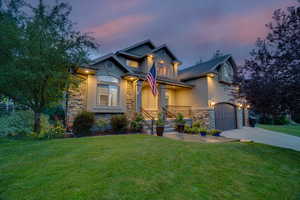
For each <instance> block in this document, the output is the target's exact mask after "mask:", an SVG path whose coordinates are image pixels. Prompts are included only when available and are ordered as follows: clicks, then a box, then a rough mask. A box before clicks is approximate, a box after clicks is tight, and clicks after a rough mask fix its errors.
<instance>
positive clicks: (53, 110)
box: [43, 105, 65, 122]
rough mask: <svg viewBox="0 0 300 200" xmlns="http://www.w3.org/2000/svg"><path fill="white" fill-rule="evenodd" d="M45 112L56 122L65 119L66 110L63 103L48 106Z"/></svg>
mask: <svg viewBox="0 0 300 200" xmlns="http://www.w3.org/2000/svg"><path fill="white" fill-rule="evenodd" d="M43 113H44V114H46V115H48V116H49V119H50V121H51V122H56V121H57V120H60V121H62V122H63V121H64V120H65V110H64V108H63V106H62V105H55V106H51V107H48V108H46V109H45V110H44V111H43Z"/></svg>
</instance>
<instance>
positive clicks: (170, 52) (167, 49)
mask: <svg viewBox="0 0 300 200" xmlns="http://www.w3.org/2000/svg"><path fill="white" fill-rule="evenodd" d="M161 49H165V50H166V51H167V52H168V53H169V55H170V56H171V57H172V58H173V59H174V60H176V61H177V62H180V61H179V60H178V59H177V57H176V56H175V55H174V54H173V53H172V51H171V50H170V49H169V47H168V46H167V45H166V44H163V45H161V46H159V47H157V48H155V49H153V50H152V51H151V53H155V52H157V51H159V50H161ZM180 63H181V62H180Z"/></svg>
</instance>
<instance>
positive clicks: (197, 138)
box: [164, 132, 239, 143]
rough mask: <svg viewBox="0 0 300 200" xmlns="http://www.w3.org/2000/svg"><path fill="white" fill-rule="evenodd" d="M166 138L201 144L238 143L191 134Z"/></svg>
mask: <svg viewBox="0 0 300 200" xmlns="http://www.w3.org/2000/svg"><path fill="white" fill-rule="evenodd" d="M164 137H166V138H170V139H173V140H181V141H186V142H200V143H225V142H236V141H239V140H237V139H231V138H225V137H214V136H205V137H203V136H199V135H190V134H179V133H177V132H170V133H167V134H164Z"/></svg>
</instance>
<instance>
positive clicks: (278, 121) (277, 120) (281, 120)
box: [274, 116, 289, 125]
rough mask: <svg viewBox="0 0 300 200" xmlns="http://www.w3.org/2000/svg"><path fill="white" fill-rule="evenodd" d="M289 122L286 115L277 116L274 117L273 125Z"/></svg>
mask: <svg viewBox="0 0 300 200" xmlns="http://www.w3.org/2000/svg"><path fill="white" fill-rule="evenodd" d="M288 123H289V120H288V118H287V117H286V116H279V117H275V118H274V124H275V125H286V124H288Z"/></svg>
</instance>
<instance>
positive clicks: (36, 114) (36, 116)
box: [33, 112, 41, 134]
mask: <svg viewBox="0 0 300 200" xmlns="http://www.w3.org/2000/svg"><path fill="white" fill-rule="evenodd" d="M33 131H34V132H36V133H38V134H39V133H40V132H41V113H40V112H34V130H33Z"/></svg>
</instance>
